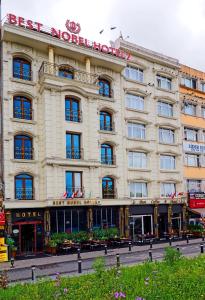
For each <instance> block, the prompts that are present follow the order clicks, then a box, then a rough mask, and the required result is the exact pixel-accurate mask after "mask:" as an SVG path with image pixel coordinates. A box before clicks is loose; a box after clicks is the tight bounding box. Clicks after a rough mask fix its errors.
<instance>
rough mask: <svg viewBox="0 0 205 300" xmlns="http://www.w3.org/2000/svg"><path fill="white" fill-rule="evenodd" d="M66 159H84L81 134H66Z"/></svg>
mask: <svg viewBox="0 0 205 300" xmlns="http://www.w3.org/2000/svg"><path fill="white" fill-rule="evenodd" d="M66 158H70V159H80V158H82V151H81V148H80V134H78V133H66Z"/></svg>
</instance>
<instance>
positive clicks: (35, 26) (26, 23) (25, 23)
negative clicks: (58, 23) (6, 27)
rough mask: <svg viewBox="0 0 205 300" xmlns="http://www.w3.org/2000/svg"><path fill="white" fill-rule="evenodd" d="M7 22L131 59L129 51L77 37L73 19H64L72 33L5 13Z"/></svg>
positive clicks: (76, 28) (77, 30)
mask: <svg viewBox="0 0 205 300" xmlns="http://www.w3.org/2000/svg"><path fill="white" fill-rule="evenodd" d="M7 22H8V23H9V24H12V25H15V26H20V27H24V28H26V29H29V30H35V31H38V32H42V33H45V34H50V35H51V36H52V37H55V38H58V39H61V40H63V41H65V42H68V43H73V44H76V45H78V46H85V47H88V48H92V49H94V50H97V51H99V52H103V53H106V54H111V55H113V56H116V57H119V58H121V59H126V60H130V59H131V55H130V54H129V53H125V52H123V51H122V50H119V49H116V48H113V47H109V46H107V45H101V44H100V43H96V42H95V41H94V42H91V43H90V42H89V41H88V40H87V39H85V38H83V37H79V36H78V35H76V34H77V33H79V32H80V29H81V28H80V24H79V23H75V22H73V21H72V22H70V21H69V20H67V21H66V28H67V29H68V30H69V31H70V32H71V33H72V34H70V33H68V32H67V31H61V30H57V29H55V28H53V27H52V28H48V27H45V26H44V25H43V24H41V23H39V22H33V21H31V20H26V19H24V18H22V17H17V16H15V15H14V14H8V15H7Z"/></svg>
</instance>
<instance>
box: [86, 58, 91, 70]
mask: <svg viewBox="0 0 205 300" xmlns="http://www.w3.org/2000/svg"><path fill="white" fill-rule="evenodd" d="M85 69H86V72H87V73H90V58H89V57H86V59H85Z"/></svg>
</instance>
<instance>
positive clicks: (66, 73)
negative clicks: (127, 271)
mask: <svg viewBox="0 0 205 300" xmlns="http://www.w3.org/2000/svg"><path fill="white" fill-rule="evenodd" d="M58 76H59V77H64V78H67V79H73V78H74V73H73V69H72V68H71V67H69V66H62V67H60V68H59V71H58Z"/></svg>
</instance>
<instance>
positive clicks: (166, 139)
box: [159, 128, 174, 144]
mask: <svg viewBox="0 0 205 300" xmlns="http://www.w3.org/2000/svg"><path fill="white" fill-rule="evenodd" d="M159 141H160V143H164V144H174V130H172V129H167V128H159Z"/></svg>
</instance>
